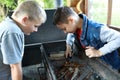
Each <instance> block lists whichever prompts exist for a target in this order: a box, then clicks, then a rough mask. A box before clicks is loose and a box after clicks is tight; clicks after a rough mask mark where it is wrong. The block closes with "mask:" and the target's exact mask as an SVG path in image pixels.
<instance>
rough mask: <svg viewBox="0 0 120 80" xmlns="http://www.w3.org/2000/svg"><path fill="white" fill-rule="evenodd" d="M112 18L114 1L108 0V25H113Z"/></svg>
mask: <svg viewBox="0 0 120 80" xmlns="http://www.w3.org/2000/svg"><path fill="white" fill-rule="evenodd" d="M111 16H112V0H108V16H107V25H108V26H109V25H111Z"/></svg>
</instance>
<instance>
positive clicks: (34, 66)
mask: <svg viewBox="0 0 120 80" xmlns="http://www.w3.org/2000/svg"><path fill="white" fill-rule="evenodd" d="M54 11H55V9H52V10H46V13H47V22H46V23H45V24H43V25H42V26H41V27H40V28H39V30H38V32H37V33H33V34H31V35H30V36H25V42H26V43H25V53H24V57H23V61H22V64H23V74H24V76H25V80H27V79H28V80H30V79H31V80H119V79H120V75H119V73H118V72H117V71H116V70H114V69H112V67H111V66H110V65H108V64H106V63H104V62H103V61H101V60H100V59H99V58H92V59H89V58H88V57H87V56H85V53H84V52H83V51H79V54H75V55H73V56H72V58H70V59H69V60H66V59H65V57H64V52H65V49H66V42H65V39H66V34H65V33H64V32H63V31H61V30H59V29H57V28H56V26H55V25H53V24H52V17H53V13H54Z"/></svg>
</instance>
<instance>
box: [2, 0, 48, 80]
mask: <svg viewBox="0 0 120 80" xmlns="http://www.w3.org/2000/svg"><path fill="white" fill-rule="evenodd" d="M45 21H46V13H45V11H44V10H43V9H42V8H41V7H40V5H39V4H38V3H37V2H35V1H32V0H29V1H24V2H22V3H21V4H20V5H18V6H17V8H16V9H15V11H14V12H13V14H12V16H10V17H7V18H6V19H5V20H3V21H2V22H1V23H0V80H22V66H21V61H22V57H23V53H24V34H26V35H30V33H31V32H37V30H38V27H39V26H40V25H41V24H42V23H44V22H45Z"/></svg>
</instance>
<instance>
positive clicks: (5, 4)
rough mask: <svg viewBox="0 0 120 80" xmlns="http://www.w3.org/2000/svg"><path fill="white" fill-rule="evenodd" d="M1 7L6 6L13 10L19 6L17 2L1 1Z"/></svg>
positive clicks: (12, 0)
mask: <svg viewBox="0 0 120 80" xmlns="http://www.w3.org/2000/svg"><path fill="white" fill-rule="evenodd" d="M0 5H2V6H6V7H8V8H11V9H14V8H15V7H16V6H17V4H16V3H15V0H0Z"/></svg>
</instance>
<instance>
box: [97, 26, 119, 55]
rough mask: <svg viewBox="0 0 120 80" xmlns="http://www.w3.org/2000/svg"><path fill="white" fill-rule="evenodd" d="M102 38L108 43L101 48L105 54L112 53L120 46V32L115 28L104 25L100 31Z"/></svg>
mask: <svg viewBox="0 0 120 80" xmlns="http://www.w3.org/2000/svg"><path fill="white" fill-rule="evenodd" d="M100 39H101V41H102V42H103V43H106V44H105V45H104V46H103V47H101V48H100V49H99V50H100V51H101V52H102V53H103V55H105V54H108V53H111V52H112V51H114V50H116V49H117V48H119V47H120V32H118V31H116V30H114V29H111V28H109V27H106V26H103V27H102V28H101V32H100Z"/></svg>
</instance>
